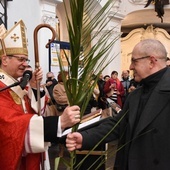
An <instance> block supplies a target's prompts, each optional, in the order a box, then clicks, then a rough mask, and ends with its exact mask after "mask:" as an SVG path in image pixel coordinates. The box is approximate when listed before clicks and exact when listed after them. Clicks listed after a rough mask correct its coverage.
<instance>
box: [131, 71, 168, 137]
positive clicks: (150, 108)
mask: <svg viewBox="0 0 170 170" xmlns="http://www.w3.org/2000/svg"><path fill="white" fill-rule="evenodd" d="M141 93H142V87H141V88H139V89H138V90H136V91H135V93H133V94H132V98H131V100H130V107H129V108H130V110H129V113H130V115H129V123H130V127H131V129H133V126H134V122H135V119H136V114H137V110H138V105H139V100H140V98H139V96H141ZM169 101H170V68H168V69H167V71H166V72H165V73H164V75H163V76H162V78H161V80H160V81H159V82H158V84H157V85H156V87H155V89H154V90H153V92H152V94H151V96H150V97H149V100H148V102H147V104H146V106H145V108H144V110H143V112H142V115H141V117H140V120H139V123H138V125H137V127H136V130H135V132H134V136H136V135H139V134H140V132H141V131H142V130H143V129H144V128H146V127H147V126H148V125H149V124H150V123H152V121H153V120H154V118H155V117H156V116H158V115H159V114H160V113H161V111H162V109H163V108H164V107H165V106H166V105H167V104H168V102H169Z"/></svg>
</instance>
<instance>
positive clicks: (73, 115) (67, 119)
mask: <svg viewBox="0 0 170 170" xmlns="http://www.w3.org/2000/svg"><path fill="white" fill-rule="evenodd" d="M60 120H61V129H62V130H64V129H65V128H66V127H72V126H73V125H75V124H77V123H78V122H80V108H79V107H78V106H71V107H69V106H68V107H66V108H65V109H64V112H63V113H62V115H61V116H60Z"/></svg>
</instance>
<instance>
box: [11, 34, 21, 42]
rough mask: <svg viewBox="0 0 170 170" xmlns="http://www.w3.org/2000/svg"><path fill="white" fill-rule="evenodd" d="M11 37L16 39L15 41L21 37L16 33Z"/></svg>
mask: <svg viewBox="0 0 170 170" xmlns="http://www.w3.org/2000/svg"><path fill="white" fill-rule="evenodd" d="M11 38H12V39H14V41H15V42H16V41H17V39H19V37H18V36H17V35H16V34H14V36H11Z"/></svg>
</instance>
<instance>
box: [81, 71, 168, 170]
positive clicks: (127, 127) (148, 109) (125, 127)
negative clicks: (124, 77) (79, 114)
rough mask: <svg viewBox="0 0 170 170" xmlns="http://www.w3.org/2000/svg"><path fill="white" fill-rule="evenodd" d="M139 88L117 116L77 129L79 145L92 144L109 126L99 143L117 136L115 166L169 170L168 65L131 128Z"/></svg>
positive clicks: (119, 169) (130, 169) (126, 169)
mask: <svg viewBox="0 0 170 170" xmlns="http://www.w3.org/2000/svg"><path fill="white" fill-rule="evenodd" d="M142 88H143V87H140V88H138V89H136V90H135V91H134V92H132V93H131V94H130V95H129V97H128V99H127V101H126V103H125V107H124V109H123V111H122V112H121V113H120V114H119V116H118V117H117V118H109V119H107V120H106V121H105V122H104V123H102V124H100V125H99V126H97V127H95V128H93V129H89V130H87V131H84V132H81V133H82V135H83V148H82V149H87V148H88V149H89V148H92V147H93V146H94V145H95V144H96V143H97V142H98V141H100V140H101V139H102V138H103V136H105V135H106V134H107V133H108V132H109V131H110V129H113V130H112V132H111V133H110V135H108V136H107V137H106V138H105V140H104V141H103V142H102V143H104V142H109V141H112V140H115V139H119V146H118V148H119V151H118V152H117V155H116V162H115V169H116V170H169V169H170V68H168V69H167V71H166V72H165V73H164V75H163V76H162V78H161V79H160V81H159V82H158V84H157V85H156V87H155V88H154V90H153V92H152V94H151V95H150V97H149V98H148V101H147V103H146V105H145V108H144V109H143V112H142V114H141V116H140V119H139V122H138V124H137V125H136V128H134V125H135V119H136V115H137V110H138V105H139V100H140V96H141V93H142ZM121 118H122V119H121ZM120 119H121V120H120ZM119 121H120V122H119ZM88 139H92V140H88Z"/></svg>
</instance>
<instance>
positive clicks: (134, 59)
mask: <svg viewBox="0 0 170 170" xmlns="http://www.w3.org/2000/svg"><path fill="white" fill-rule="evenodd" d="M149 57H150V56H145V57H140V58H131V63H132V64H133V63H136V62H137V61H138V60H142V59H145V58H149Z"/></svg>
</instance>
